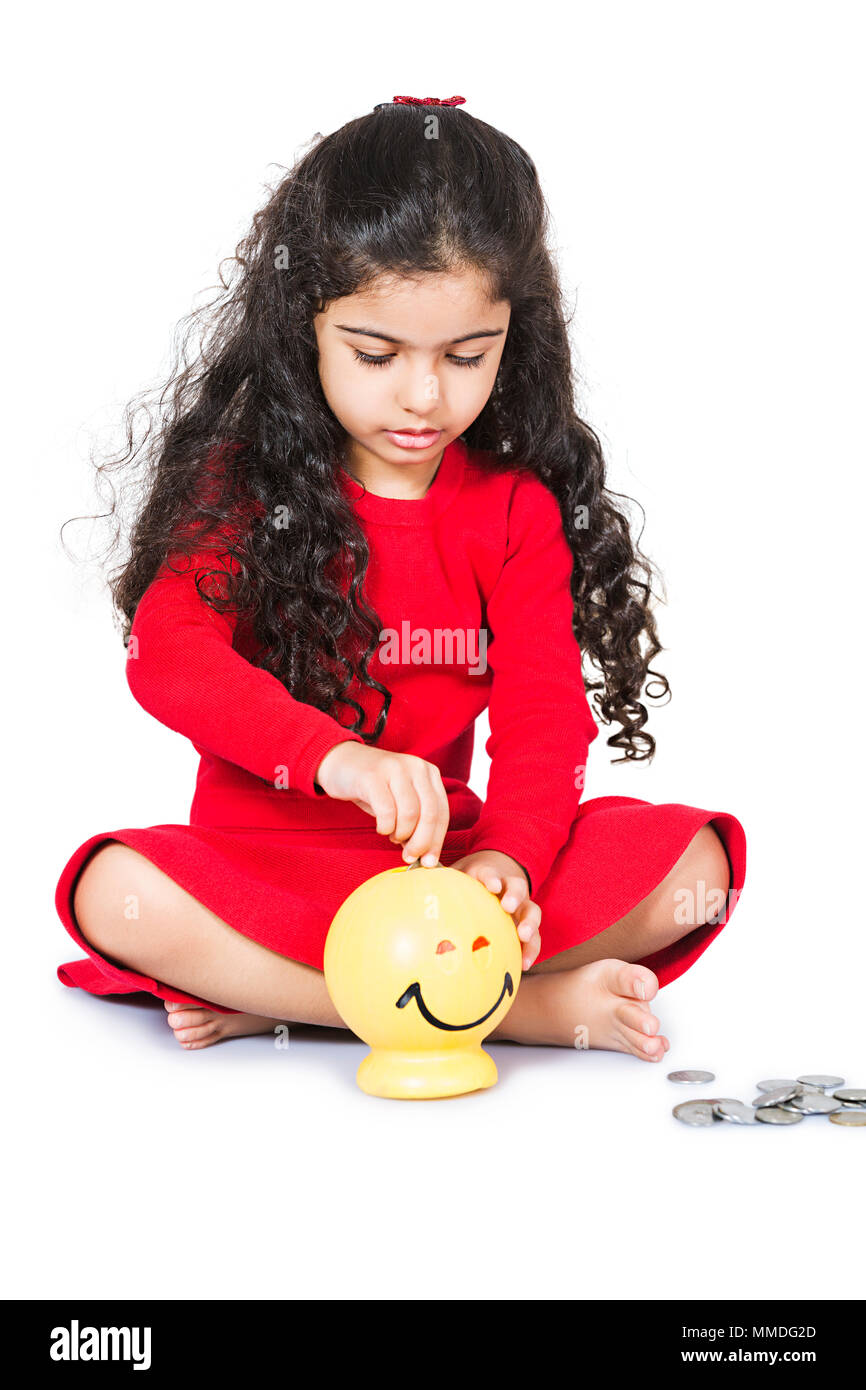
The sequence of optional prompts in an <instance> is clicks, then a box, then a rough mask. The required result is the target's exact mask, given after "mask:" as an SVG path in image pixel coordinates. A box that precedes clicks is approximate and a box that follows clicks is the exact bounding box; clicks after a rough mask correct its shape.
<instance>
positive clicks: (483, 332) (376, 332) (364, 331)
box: [334, 323, 505, 348]
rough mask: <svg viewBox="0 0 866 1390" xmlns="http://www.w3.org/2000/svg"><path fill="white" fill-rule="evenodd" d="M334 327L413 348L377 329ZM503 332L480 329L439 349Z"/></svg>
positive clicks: (465, 334)
mask: <svg viewBox="0 0 866 1390" xmlns="http://www.w3.org/2000/svg"><path fill="white" fill-rule="evenodd" d="M334 327H335V328H342V330H343V332H344V333H360V335H361V337H363V338H381V340H382V342H384V343H394V344H396V346H397V347H414V344H413V343H404V342H403V341H402V340H401V339H400V338H392V337H391V335H390V334H389V333H381V332H380V331H379V329H378V328H351V327H350V326H349V324H348V323H335V324H334ZM504 332H505V329H504V328H480V329H479V330H478V332H477V333H464V334H463V337H462V338H451V339H449V341H448V342H446V343H439V347H440V348H445V347H453V346H455V345H456V344H457V343H471V342H472V341H473V339H475V338H499V337H501V336H502V334H503V333H504Z"/></svg>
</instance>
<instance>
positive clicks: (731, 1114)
mask: <svg viewBox="0 0 866 1390" xmlns="http://www.w3.org/2000/svg"><path fill="white" fill-rule="evenodd" d="M840 1108H841V1107H840ZM713 1109H714V1110H715V1112H716V1114H717V1115H720V1116H721V1118H722V1119H723V1120H729V1121H730V1122H731V1123H732V1124H735V1125H754V1124H757V1123H758V1120H757V1116H756V1114H755V1111H754V1110H753V1109H752V1107H751V1106H750V1105H744V1104H743V1102H742V1101H741V1100H723V1101H721V1102H720V1103H719V1104H718V1105H714V1106H713Z"/></svg>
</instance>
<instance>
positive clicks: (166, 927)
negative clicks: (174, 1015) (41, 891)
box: [72, 840, 346, 1028]
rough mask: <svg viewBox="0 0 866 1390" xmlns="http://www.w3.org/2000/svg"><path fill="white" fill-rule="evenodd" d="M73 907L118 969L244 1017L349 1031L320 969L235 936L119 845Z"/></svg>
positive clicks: (102, 855)
mask: <svg viewBox="0 0 866 1390" xmlns="http://www.w3.org/2000/svg"><path fill="white" fill-rule="evenodd" d="M130 900H132V901H133V902H135V904H136V916H134V917H133V918H131V919H130V918H128V917H127V916H126V915H125V911H124V909H125V908H126V907H127V905H128V903H129V902H130ZM72 906H73V912H74V914H75V917H76V920H77V922H78V924H79V927H80V929H81V932H82V934H83V935H84V936H85V937H86V938H87V940H88V941H89V942H90V943H91V945H93V946H95V948H96V950H97V951H100V952H101V953H102V954H103V955H104V956H107V957H108V959H109V960H112V961H114V962H116V963H117V964H118V965H126V966H129V967H130V968H131V969H134V970H140V971H141V972H142V973H143V974H146V975H150V976H151V977H153V978H154V979H157V980H161V981H165V982H166V983H168V984H171V985H174V986H176V987H177V989H178V990H180V991H183V992H184V993H187V994H196V995H199V996H200V997H201V998H203V999H212V1000H213V1001H214V1003H217V1004H222V1005H224V1006H225V1007H226V1008H229V1009H238V1010H240V1011H241V1012H242V1013H245V1014H255V1015H260V1016H265V1017H268V1018H272V1019H276V1020H280V1019H290V1020H292V1021H294V1022H295V1023H318V1024H324V1025H327V1026H329V1027H333V1028H344V1027H345V1026H346V1025H345V1024H344V1023H343V1020H342V1019H341V1018H340V1016H339V1014H338V1013H337V1011H336V1009H335V1008H334V1006H333V1004H332V1003H331V999H330V996H329V994H328V992H327V990H326V988H325V981H324V976H323V975H322V973H321V971H319V970H315V969H313V967H312V966H310V965H305V964H303V962H301V961H294V960H289V959H288V958H287V957H286V956H281V955H279V954H278V952H276V951H271V950H269V948H268V947H267V946H260V945H259V944H258V943H257V942H255V941H251V940H250V939H249V937H246V936H243V935H242V934H241V933H240V932H238V931H235V929H234V928H233V927H230V926H229V925H228V924H227V923H226V922H224V921H223V920H222V918H221V917H217V916H216V914H215V913H213V912H211V911H210V909H209V908H207V907H205V906H204V904H203V903H200V902H199V901H198V899H197V898H194V897H193V896H192V895H191V894H190V893H187V891H186V890H185V889H184V888H181V886H180V885H179V884H178V883H176V882H175V881H174V879H172V878H170V877H169V875H168V874H165V873H163V871H162V870H161V869H159V868H157V866H156V865H155V864H153V863H152V862H151V861H150V860H149V859H148V858H147V857H146V855H143V854H140V853H139V852H138V850H134V849H131V848H130V847H129V846H128V845H124V844H122V843H121V842H120V841H118V840H112V841H110V842H109V843H107V844H105V845H103V846H102V847H101V848H100V849H98V850H97V851H96V853H95V854H94V855H93V857H92V859H90V860H89V861H88V863H87V864H86V865H85V867H84V869H83V870H82V872H81V875H80V877H79V880H78V883H77V885H76V889H75V894H74V898H73V904H72ZM224 1017H229V1016H224Z"/></svg>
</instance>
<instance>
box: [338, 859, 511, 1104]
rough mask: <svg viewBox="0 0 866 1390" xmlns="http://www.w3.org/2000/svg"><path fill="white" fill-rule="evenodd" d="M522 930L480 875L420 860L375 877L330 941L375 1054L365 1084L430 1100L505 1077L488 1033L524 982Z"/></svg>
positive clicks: (349, 1010) (346, 1016) (341, 987)
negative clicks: (488, 1048) (489, 1048)
mask: <svg viewBox="0 0 866 1390" xmlns="http://www.w3.org/2000/svg"><path fill="white" fill-rule="evenodd" d="M521 966H522V951H521V946H520V940H519V938H518V935H517V929H516V927H515V924H514V920H513V918H511V917H510V916H509V915H508V913H507V912H506V911H505V909H504V908H503V907H502V905H501V903H500V902H499V899H498V898H496V897H495V896H494V895H493V893H491V892H490V890H489V889H487V888H485V887H484V885H483V884H482V883H479V882H478V880H477V879H474V878H470V877H469V875H468V874H464V873H462V872H461V871H460V870H459V869H448V868H445V866H444V865H442V864H437V865H436V866H435V867H433V868H426V867H425V866H423V865H422V864H421V863H420V862H418V863H417V864H413V865H411V867H410V866H408V865H405V864H402V865H400V866H399V867H398V868H395V869H386V870H385V872H384V873H380V874H375V875H374V876H373V877H372V878H369V879H367V881H366V882H365V883H362V884H361V885H360V886H359V887H358V888H356V889H355V891H354V892H353V893H350V894H349V896H348V898H346V900H345V902H344V903H343V904H342V905H341V907H340V908H339V910H338V912H337V914H336V916H335V917H334V920H333V922H332V923H331V926H330V930H329V931H328V936H327V939H326V941H325V959H324V971H325V983H326V985H327V987H328V992H329V994H330V996H331V999H332V1000H333V1002H334V1006H335V1008H336V1009H337V1012H338V1013H339V1014H340V1016H341V1018H342V1019H343V1021H344V1022H345V1023H346V1024H347V1025H348V1026H349V1028H351V1030H352V1032H353V1033H357V1035H358V1037H359V1038H363V1039H364V1041H365V1042H367V1043H369V1044H370V1046H371V1048H372V1051H371V1052H370V1053H369V1054H368V1055H367V1056H366V1057H365V1058H364V1060H363V1062H362V1063H361V1065H360V1067H359V1068H358V1074H357V1081H358V1085H359V1086H360V1087H361V1090H362V1091H366V1092H367V1093H368V1094H369V1095H373V1096H388V1097H391V1098H394V1099H403V1100H421V1099H429V1098H431V1097H434V1096H456V1095H461V1094H462V1093H463V1092H464V1091H477V1090H481V1089H482V1088H484V1087H485V1086H493V1085H495V1083H496V1066H495V1064H494V1062H493V1058H492V1057H490V1056H489V1055H488V1054H487V1053H486V1052H484V1051H483V1050H482V1048H481V1042H482V1040H483V1039H484V1038H485V1037H486V1036H487V1034H488V1033H491V1032H492V1031H493V1029H494V1028H496V1027H498V1025H499V1024H500V1023H501V1022H502V1020H503V1018H504V1017H505V1015H506V1014H507V1013H508V1010H509V1009H510V1007H511V1005H512V1003H513V1002H514V997H515V994H516V992H517V988H518V986H519V984H520V972H521Z"/></svg>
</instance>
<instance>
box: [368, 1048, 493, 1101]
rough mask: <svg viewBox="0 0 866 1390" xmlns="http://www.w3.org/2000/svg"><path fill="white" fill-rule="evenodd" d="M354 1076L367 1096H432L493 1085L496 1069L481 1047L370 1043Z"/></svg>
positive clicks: (408, 1097)
mask: <svg viewBox="0 0 866 1390" xmlns="http://www.w3.org/2000/svg"><path fill="white" fill-rule="evenodd" d="M356 1080H357V1082H358V1085H359V1086H360V1087H361V1090H362V1091H366V1092H367V1095H369V1096H384V1097H385V1098H386V1099H388V1100H434V1099H435V1098H436V1097H437V1096H460V1095H463V1093H464V1092H465V1091H480V1090H483V1089H484V1087H486V1086H495V1085H496V1080H497V1071H496V1063H495V1062H494V1061H493V1058H492V1057H491V1056H490V1055H489V1054H488V1053H487V1052H485V1051H484V1049H483V1048H481V1047H463V1048H455V1047H450V1048H443V1050H442V1051H441V1052H432V1051H431V1052H428V1051H424V1052H392V1051H389V1050H387V1049H385V1048H381V1047H374V1048H373V1049H372V1051H371V1052H369V1053H368V1054H367V1056H366V1057H365V1058H364V1060H363V1062H362V1063H361V1065H360V1066H359V1068H358V1072H357V1076H356Z"/></svg>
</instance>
